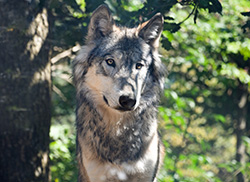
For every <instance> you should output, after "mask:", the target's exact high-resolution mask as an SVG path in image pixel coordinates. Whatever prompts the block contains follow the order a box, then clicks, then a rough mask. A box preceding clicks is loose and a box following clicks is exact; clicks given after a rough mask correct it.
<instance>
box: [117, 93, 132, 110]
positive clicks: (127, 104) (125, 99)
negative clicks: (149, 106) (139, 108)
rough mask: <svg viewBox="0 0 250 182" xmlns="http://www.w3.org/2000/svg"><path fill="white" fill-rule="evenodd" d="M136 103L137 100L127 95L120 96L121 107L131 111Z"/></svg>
mask: <svg viewBox="0 0 250 182" xmlns="http://www.w3.org/2000/svg"><path fill="white" fill-rule="evenodd" d="M135 103H136V100H135V99H133V98H131V97H129V96H126V95H122V96H120V98H119V104H120V105H121V109H122V110H124V111H130V110H132V109H133V108H134V106H135Z"/></svg>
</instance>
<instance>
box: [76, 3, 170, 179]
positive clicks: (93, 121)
mask: <svg viewBox="0 0 250 182" xmlns="http://www.w3.org/2000/svg"><path fill="white" fill-rule="evenodd" d="M163 22H164V20H163V17H162V15H161V14H156V15H155V16H153V17H152V18H151V19H150V20H149V21H147V22H144V23H143V24H141V25H139V26H138V27H136V28H127V27H121V26H117V25H116V24H115V23H114V20H113V18H112V16H111V14H110V10H109V8H108V7H107V6H106V5H101V6H100V7H98V8H97V9H96V10H95V11H94V12H93V14H92V17H91V19H90V23H89V26H88V34H87V37H86V45H84V46H83V47H82V49H81V50H80V52H79V54H78V55H77V57H76V59H75V60H74V63H73V75H74V82H75V86H76V97H77V108H76V115H77V117H76V127H77V159H78V166H79V176H78V182H156V181H157V180H156V175H157V173H158V170H159V167H160V164H161V162H162V160H163V153H164V150H163V145H162V144H161V142H160V139H159V135H158V132H157V105H158V103H159V96H160V93H161V90H162V89H163V82H164V72H165V71H164V70H165V68H164V66H163V64H162V63H161V60H160V58H159V55H158V51H157V48H158V44H159V39H160V36H161V32H162V29H163Z"/></svg>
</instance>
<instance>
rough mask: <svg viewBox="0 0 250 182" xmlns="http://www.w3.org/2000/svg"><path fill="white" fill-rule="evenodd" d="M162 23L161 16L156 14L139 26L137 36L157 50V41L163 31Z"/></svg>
mask: <svg viewBox="0 0 250 182" xmlns="http://www.w3.org/2000/svg"><path fill="white" fill-rule="evenodd" d="M163 23H164V19H163V16H162V15H161V14H160V13H157V14H156V15H154V16H153V17H152V18H151V19H150V20H148V21H146V22H144V23H143V24H141V25H139V27H138V29H139V33H138V35H139V36H140V37H141V38H143V39H144V40H145V41H146V42H147V43H148V44H150V45H151V46H153V47H155V48H157V47H158V46H159V39H160V37H161V32H162V30H163Z"/></svg>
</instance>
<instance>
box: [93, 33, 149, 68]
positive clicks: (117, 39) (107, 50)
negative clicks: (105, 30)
mask: <svg viewBox="0 0 250 182" xmlns="http://www.w3.org/2000/svg"><path fill="white" fill-rule="evenodd" d="M109 56H111V57H112V58H114V59H118V60H123V61H132V62H139V61H143V62H145V63H150V62H151V57H152V52H151V49H150V46H149V45H148V44H147V43H146V42H145V41H144V40H143V39H142V38H140V37H138V36H137V35H136V33H135V32H132V31H130V32H129V33H128V32H127V30H124V32H122V31H119V32H113V33H111V34H110V35H109V36H107V37H105V38H103V39H102V40H99V41H98V42H97V43H96V46H95V48H94V49H93V50H92V51H91V53H90V59H91V60H92V59H94V58H100V59H104V58H109Z"/></svg>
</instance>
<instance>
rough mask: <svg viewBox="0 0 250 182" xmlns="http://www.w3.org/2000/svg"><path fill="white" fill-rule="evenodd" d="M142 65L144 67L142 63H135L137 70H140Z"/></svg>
mask: <svg viewBox="0 0 250 182" xmlns="http://www.w3.org/2000/svg"><path fill="white" fill-rule="evenodd" d="M142 67H143V64H141V63H136V65H135V68H136V69H137V70H140V69H141V68H142Z"/></svg>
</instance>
